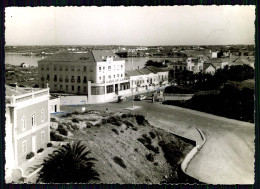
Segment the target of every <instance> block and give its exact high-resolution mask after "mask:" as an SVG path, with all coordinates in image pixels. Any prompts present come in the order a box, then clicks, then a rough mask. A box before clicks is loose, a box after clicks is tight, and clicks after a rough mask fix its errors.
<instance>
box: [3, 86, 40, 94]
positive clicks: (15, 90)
mask: <svg viewBox="0 0 260 189" xmlns="http://www.w3.org/2000/svg"><path fill="white" fill-rule="evenodd" d="M38 90H41V88H23V87H12V86H9V85H5V96H13V95H14V96H19V95H23V94H26V93H30V92H32V91H38Z"/></svg>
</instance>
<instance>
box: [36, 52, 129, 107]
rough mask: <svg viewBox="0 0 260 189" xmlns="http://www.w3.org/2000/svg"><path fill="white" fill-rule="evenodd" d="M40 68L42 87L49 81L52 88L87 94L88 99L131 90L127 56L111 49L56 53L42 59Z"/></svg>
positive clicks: (92, 100) (114, 96) (100, 99)
mask: <svg viewBox="0 0 260 189" xmlns="http://www.w3.org/2000/svg"><path fill="white" fill-rule="evenodd" d="M38 70H39V77H40V80H39V86H40V87H42V88H45V87H46V86H47V83H48V84H49V87H50V90H51V92H65V93H71V94H77V95H85V96H87V98H88V100H87V103H102V102H108V101H112V100H116V99H117V96H118V95H128V94H131V87H132V86H130V85H131V82H130V77H129V75H128V76H126V75H125V60H123V59H121V58H119V57H118V56H117V55H115V54H114V53H113V52H112V51H111V50H92V51H89V52H87V53H68V52H67V53H59V54H54V55H52V56H50V57H47V58H45V59H43V60H40V61H38ZM130 76H131V75H130Z"/></svg>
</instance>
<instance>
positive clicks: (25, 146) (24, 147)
mask: <svg viewBox="0 0 260 189" xmlns="http://www.w3.org/2000/svg"><path fill="white" fill-rule="evenodd" d="M26 153H27V141H26V140H24V141H23V142H22V154H23V155H24V154H26Z"/></svg>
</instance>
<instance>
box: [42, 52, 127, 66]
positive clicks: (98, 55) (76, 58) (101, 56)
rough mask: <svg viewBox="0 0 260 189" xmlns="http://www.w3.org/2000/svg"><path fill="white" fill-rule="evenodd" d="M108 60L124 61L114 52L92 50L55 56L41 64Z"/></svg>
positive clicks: (43, 60)
mask: <svg viewBox="0 0 260 189" xmlns="http://www.w3.org/2000/svg"><path fill="white" fill-rule="evenodd" d="M106 58H113V60H122V59H120V57H119V56H117V55H116V54H115V53H113V51H112V50H92V51H89V52H84V53H82V52H81V53H75V52H74V53H73V52H64V53H57V54H53V55H51V56H49V57H47V58H45V59H42V60H39V62H49V61H53V62H82V63H94V62H102V61H105V60H106Z"/></svg>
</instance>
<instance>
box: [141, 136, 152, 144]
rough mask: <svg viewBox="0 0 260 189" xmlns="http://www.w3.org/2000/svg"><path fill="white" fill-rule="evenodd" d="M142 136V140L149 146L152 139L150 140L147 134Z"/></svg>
mask: <svg viewBox="0 0 260 189" xmlns="http://www.w3.org/2000/svg"><path fill="white" fill-rule="evenodd" d="M142 136H143V138H144V139H145V140H146V142H147V143H148V144H151V143H152V139H151V138H150V137H149V136H147V134H143V135H142Z"/></svg>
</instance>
